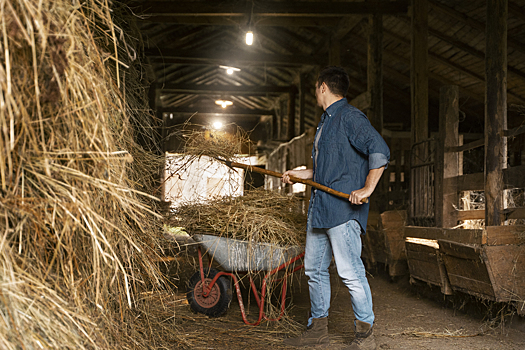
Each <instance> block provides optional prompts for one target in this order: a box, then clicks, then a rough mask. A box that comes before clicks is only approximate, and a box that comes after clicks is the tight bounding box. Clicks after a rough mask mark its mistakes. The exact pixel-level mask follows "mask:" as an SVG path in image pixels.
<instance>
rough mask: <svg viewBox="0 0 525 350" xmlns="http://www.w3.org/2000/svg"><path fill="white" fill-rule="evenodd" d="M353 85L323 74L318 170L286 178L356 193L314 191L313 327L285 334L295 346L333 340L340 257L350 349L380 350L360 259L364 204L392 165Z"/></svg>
mask: <svg viewBox="0 0 525 350" xmlns="http://www.w3.org/2000/svg"><path fill="white" fill-rule="evenodd" d="M349 85H350V82H349V78H348V75H347V73H346V72H345V70H344V69H343V68H340V67H327V68H325V69H323V70H322V71H321V72H320V74H319V78H318V80H317V83H316V89H315V95H316V98H317V103H318V105H319V107H322V108H323V110H324V111H325V112H324V113H323V116H322V118H321V122H320V123H319V126H318V127H317V132H316V134H315V138H314V147H313V149H312V158H313V169H304V170H288V171H286V172H285V173H284V174H283V176H282V181H283V182H284V183H287V184H292V183H293V182H291V181H290V176H295V177H297V178H301V179H313V180H314V181H316V182H318V183H320V184H322V185H325V186H328V187H331V188H333V189H335V190H338V191H341V192H344V193H349V194H350V197H349V199H348V201H347V200H346V199H342V198H340V197H336V196H334V195H331V194H329V193H326V192H323V191H320V190H315V189H314V190H312V195H311V198H310V205H309V208H308V225H307V232H306V248H305V260H304V267H305V274H306V276H308V278H309V280H308V285H309V292H310V303H311V310H310V313H311V317H310V318H309V319H308V328H307V330H306V332H304V333H303V334H302V335H301V336H299V337H296V338H288V339H285V341H284V342H285V344H287V345H290V346H297V347H304V346H319V345H328V344H329V341H330V340H329V337H328V309H329V308H330V274H329V270H328V268H329V266H330V262H331V260H332V254H333V256H334V260H335V263H336V266H337V273H338V274H339V276H340V277H341V279H342V281H343V283H344V284H345V285H346V286H347V287H348V290H349V291H350V296H351V300H352V309H353V311H354V316H355V322H354V327H355V339H354V341H353V342H352V343H351V344H350V346H349V347H348V348H347V349H354V350H358V349H367V350H368V349H376V344H375V340H374V336H373V335H372V326H373V324H374V313H373V311H372V295H371V292H370V286H369V285H368V280H367V279H366V272H365V268H364V266H363V262H362V260H361V236H360V235H361V233H364V232H365V230H366V222H367V219H368V207H369V204H368V202H367V203H364V202H365V201H366V199H367V198H368V197H370V195H371V194H372V192H373V191H374V189H375V187H376V185H377V183H378V181H379V179H380V178H381V175H382V174H383V170H384V169H385V167H386V166H387V165H388V162H389V159H390V151H389V149H388V146H387V145H386V143H385V141H384V140H383V138H382V137H381V135H379V133H378V132H377V131H376V130H375V129H374V128H373V127H372V125H371V124H370V122H369V121H368V119H367V118H366V116H365V115H364V114H363V113H362V112H361V111H359V110H358V109H357V108H355V107H353V106H351V105H349V104H348V102H347V100H346V98H344V96H345V95H346V91H347V90H348V87H349Z"/></svg>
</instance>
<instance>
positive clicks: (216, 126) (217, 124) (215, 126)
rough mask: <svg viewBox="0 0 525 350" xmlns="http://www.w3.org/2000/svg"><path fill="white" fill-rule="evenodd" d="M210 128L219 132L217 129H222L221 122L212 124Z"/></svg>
mask: <svg viewBox="0 0 525 350" xmlns="http://www.w3.org/2000/svg"><path fill="white" fill-rule="evenodd" d="M212 126H213V128H214V129H217V130H219V129H221V128H222V122H220V121H216V122H213V124H212Z"/></svg>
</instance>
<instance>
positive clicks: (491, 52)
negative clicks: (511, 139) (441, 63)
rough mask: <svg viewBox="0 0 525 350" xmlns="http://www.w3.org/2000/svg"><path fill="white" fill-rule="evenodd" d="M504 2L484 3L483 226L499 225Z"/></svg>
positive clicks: (504, 103)
mask: <svg viewBox="0 0 525 350" xmlns="http://www.w3.org/2000/svg"><path fill="white" fill-rule="evenodd" d="M507 16H508V8H507V1H502V0H487V26H486V34H485V38H486V44H485V48H486V53H485V81H486V82H487V83H486V84H485V225H486V226H499V225H500V224H501V216H500V213H501V210H502V209H503V195H502V194H503V188H504V186H503V168H504V160H505V159H506V140H505V139H504V137H503V130H504V129H506V126H507Z"/></svg>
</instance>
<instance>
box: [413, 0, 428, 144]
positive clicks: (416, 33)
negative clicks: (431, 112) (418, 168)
mask: <svg viewBox="0 0 525 350" xmlns="http://www.w3.org/2000/svg"><path fill="white" fill-rule="evenodd" d="M411 4H412V12H411V13H412V25H411V60H410V80H411V83H410V95H411V106H412V113H411V115H412V124H411V125H412V126H411V128H412V144H414V143H418V142H421V141H423V140H426V139H427V138H428V3H427V0H412V2H411Z"/></svg>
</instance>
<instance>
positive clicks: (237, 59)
mask: <svg viewBox="0 0 525 350" xmlns="http://www.w3.org/2000/svg"><path fill="white" fill-rule="evenodd" d="M144 53H145V55H146V56H148V57H151V58H159V61H160V62H162V63H188V64H192V63H198V62H207V63H210V62H211V63H215V64H227V65H229V66H234V67H238V66H241V67H242V66H243V65H244V64H257V63H259V64H262V65H264V64H267V65H270V64H271V65H284V66H302V65H312V66H314V65H319V64H322V61H323V58H322V57H317V56H312V55H278V54H266V53H260V52H257V53H255V52H246V51H241V50H237V51H236V50H222V51H219V50H206V51H196V50H180V49H170V48H149V49H145V50H144Z"/></svg>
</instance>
